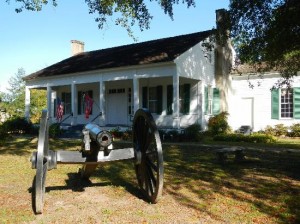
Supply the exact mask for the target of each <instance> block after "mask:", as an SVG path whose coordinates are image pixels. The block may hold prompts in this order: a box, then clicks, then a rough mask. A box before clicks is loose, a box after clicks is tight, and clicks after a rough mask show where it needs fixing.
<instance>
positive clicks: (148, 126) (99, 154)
mask: <svg viewBox="0 0 300 224" xmlns="http://www.w3.org/2000/svg"><path fill="white" fill-rule="evenodd" d="M48 130H49V123H48V112H47V110H43V112H42V118H41V123H40V130H39V137H38V145H37V151H35V152H33V154H32V157H31V164H32V168H33V169H36V175H35V177H34V181H33V191H32V194H33V197H32V198H33V200H34V201H33V203H34V205H35V206H34V209H35V213H36V214H41V213H42V212H43V207H44V199H45V189H46V176H47V172H48V171H49V170H52V169H56V168H57V165H58V164H82V168H81V169H80V176H81V178H89V177H90V176H91V175H92V173H93V172H94V171H95V170H96V168H97V166H98V165H99V164H101V163H104V162H113V161H118V160H132V161H133V164H134V169H135V172H136V178H137V182H138V185H139V187H140V190H141V192H142V194H143V195H144V197H145V199H146V200H147V201H149V202H151V203H156V202H157V201H158V200H159V198H160V197H161V194H162V189H163V174H164V169H163V153H162V146H161V141H160V137H159V133H158V130H157V127H156V124H155V122H154V119H153V117H152V115H151V113H150V112H149V111H148V110H146V109H139V110H137V111H136V113H135V115H134V118H133V126H132V133H133V145H132V147H131V148H120V149H115V148H113V141H112V140H113V139H112V136H111V134H110V133H109V132H108V131H105V130H102V129H101V128H100V127H99V126H98V125H96V124H93V123H89V124H87V125H85V127H84V128H83V130H82V145H81V150H80V151H65V150H50V149H49V134H48Z"/></svg>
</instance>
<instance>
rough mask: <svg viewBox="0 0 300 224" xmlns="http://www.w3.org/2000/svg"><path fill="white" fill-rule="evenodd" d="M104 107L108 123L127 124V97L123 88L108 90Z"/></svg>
mask: <svg viewBox="0 0 300 224" xmlns="http://www.w3.org/2000/svg"><path fill="white" fill-rule="evenodd" d="M106 108H107V111H106V117H107V122H106V123H107V124H108V125H110V124H112V125H127V99H126V93H125V89H124V88H119V89H109V90H108V94H107V100H106Z"/></svg>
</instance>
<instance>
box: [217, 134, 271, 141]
mask: <svg viewBox="0 0 300 224" xmlns="http://www.w3.org/2000/svg"><path fill="white" fill-rule="evenodd" d="M213 140H214V141H226V142H249V143H274V142H276V139H275V138H274V137H273V136H272V135H267V134H260V133H254V134H252V135H243V134H219V135H216V136H214V138H213Z"/></svg>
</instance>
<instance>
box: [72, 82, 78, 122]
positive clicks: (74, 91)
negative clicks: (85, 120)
mask: <svg viewBox="0 0 300 224" xmlns="http://www.w3.org/2000/svg"><path fill="white" fill-rule="evenodd" d="M76 96H77V86H76V82H72V84H71V113H73V116H72V119H71V125H76V124H77V115H78V111H77V107H78V106H77V105H78V102H77V97H76Z"/></svg>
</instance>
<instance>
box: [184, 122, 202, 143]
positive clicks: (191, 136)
mask: <svg viewBox="0 0 300 224" xmlns="http://www.w3.org/2000/svg"><path fill="white" fill-rule="evenodd" d="M200 131H201V126H200V125H199V124H192V125H191V126H189V127H187V128H186V129H185V130H184V133H185V138H186V140H190V141H200V140H202V135H201V133H200Z"/></svg>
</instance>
